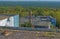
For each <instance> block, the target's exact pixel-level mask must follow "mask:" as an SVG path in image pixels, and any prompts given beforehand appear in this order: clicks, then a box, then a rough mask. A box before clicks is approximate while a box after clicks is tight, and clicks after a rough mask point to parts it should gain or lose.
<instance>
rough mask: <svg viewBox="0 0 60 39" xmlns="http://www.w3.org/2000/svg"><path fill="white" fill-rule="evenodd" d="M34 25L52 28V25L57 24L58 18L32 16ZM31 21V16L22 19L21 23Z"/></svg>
mask: <svg viewBox="0 0 60 39" xmlns="http://www.w3.org/2000/svg"><path fill="white" fill-rule="evenodd" d="M31 19H32V25H33V26H32V27H34V28H45V29H47V28H48V29H50V28H51V27H50V26H56V19H55V18H53V17H51V16H36V17H35V16H32V18H31ZM28 21H29V16H27V17H25V18H21V19H20V23H21V24H24V23H25V22H28Z"/></svg>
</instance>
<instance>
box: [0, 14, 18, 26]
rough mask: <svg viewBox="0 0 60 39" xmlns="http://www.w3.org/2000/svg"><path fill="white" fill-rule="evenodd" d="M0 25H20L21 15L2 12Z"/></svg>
mask: <svg viewBox="0 0 60 39" xmlns="http://www.w3.org/2000/svg"><path fill="white" fill-rule="evenodd" d="M0 26H6V27H18V26H19V15H16V14H14V15H12V14H0Z"/></svg>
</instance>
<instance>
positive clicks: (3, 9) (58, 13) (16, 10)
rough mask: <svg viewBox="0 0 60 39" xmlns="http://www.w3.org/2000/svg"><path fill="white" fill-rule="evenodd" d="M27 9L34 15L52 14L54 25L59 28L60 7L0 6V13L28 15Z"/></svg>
mask: <svg viewBox="0 0 60 39" xmlns="http://www.w3.org/2000/svg"><path fill="white" fill-rule="evenodd" d="M29 10H31V11H32V15H35V16H52V17H54V18H56V26H57V27H58V28H60V8H42V7H28V8H26V7H22V6H15V7H13V6H0V14H19V15H20V17H25V16H28V15H29Z"/></svg>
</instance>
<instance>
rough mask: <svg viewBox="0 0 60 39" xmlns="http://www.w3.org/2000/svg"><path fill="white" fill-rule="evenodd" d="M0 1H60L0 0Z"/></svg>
mask: <svg viewBox="0 0 60 39" xmlns="http://www.w3.org/2000/svg"><path fill="white" fill-rule="evenodd" d="M0 1H60V0H0Z"/></svg>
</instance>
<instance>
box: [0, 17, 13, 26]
mask: <svg viewBox="0 0 60 39" xmlns="http://www.w3.org/2000/svg"><path fill="white" fill-rule="evenodd" d="M7 19H8V18H6V19H3V20H0V26H7V27H14V17H10V18H9V19H10V21H9V22H7Z"/></svg>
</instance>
